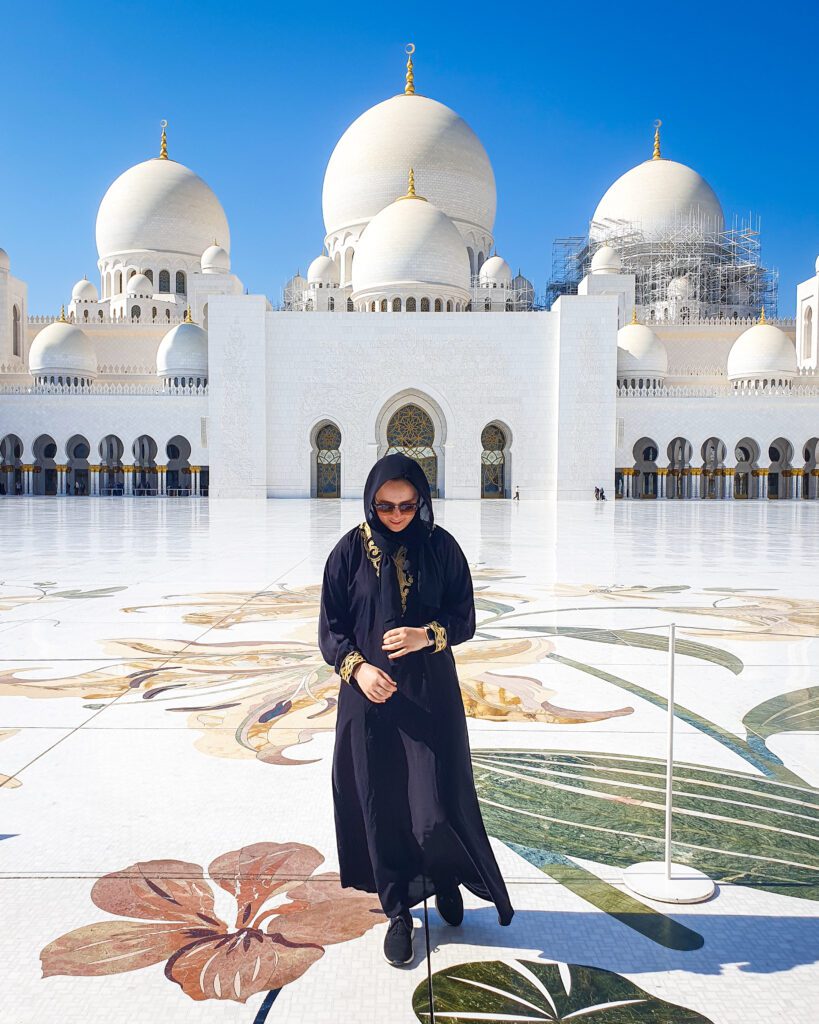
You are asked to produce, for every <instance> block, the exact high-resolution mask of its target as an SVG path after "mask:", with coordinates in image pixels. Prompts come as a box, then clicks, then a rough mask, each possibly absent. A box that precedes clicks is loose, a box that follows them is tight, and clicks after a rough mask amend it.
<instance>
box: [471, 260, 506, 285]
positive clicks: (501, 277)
mask: <svg viewBox="0 0 819 1024" xmlns="http://www.w3.org/2000/svg"><path fill="white" fill-rule="evenodd" d="M478 280H479V282H480V283H481V285H483V286H484V287H492V286H494V287H495V288H509V287H511V285H512V270H511V268H510V266H509V264H508V263H507V262H506V260H504V259H501V257H500V256H490V257H489V259H488V260H486V262H485V263H484V264H483V266H482V267H481V269H480V271H479V273H478Z"/></svg>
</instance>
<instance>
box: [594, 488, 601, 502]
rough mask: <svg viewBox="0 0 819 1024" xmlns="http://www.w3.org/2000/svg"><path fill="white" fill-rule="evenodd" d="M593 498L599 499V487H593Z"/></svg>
mask: <svg viewBox="0 0 819 1024" xmlns="http://www.w3.org/2000/svg"><path fill="white" fill-rule="evenodd" d="M594 500H595V501H600V488H599V487H595V489H594Z"/></svg>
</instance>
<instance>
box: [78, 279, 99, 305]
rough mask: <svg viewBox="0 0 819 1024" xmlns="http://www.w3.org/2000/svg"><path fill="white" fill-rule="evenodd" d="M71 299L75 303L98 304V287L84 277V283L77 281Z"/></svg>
mask: <svg viewBox="0 0 819 1024" xmlns="http://www.w3.org/2000/svg"><path fill="white" fill-rule="evenodd" d="M71 299H72V301H74V302H98V301H99V293H98V292H97V286H96V285H95V284H94V283H93V282H92V281H89V280H88V278H87V277H84V278H83V279H82V281H77V283H76V284H75V285H74V287H73V288H72V289H71Z"/></svg>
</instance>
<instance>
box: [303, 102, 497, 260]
mask: <svg viewBox="0 0 819 1024" xmlns="http://www.w3.org/2000/svg"><path fill="white" fill-rule="evenodd" d="M409 167H414V168H415V169H416V170H417V171H419V172H420V171H421V170H422V169H423V174H424V178H423V185H424V195H426V196H427V198H428V199H429V201H430V202H431V203H434V204H435V205H436V206H437V207H438V208H439V209H440V210H442V211H443V212H444V213H445V214H446V215H447V216H448V217H450V218H451V219H452V220H453V221H456V222H457V224H458V226H459V227H462V229H463V231H464V232H468V231H470V230H472V231H474V230H475V229H476V228H477V229H478V230H479V231H481V232H483V233H485V234H488V235H491V233H492V226H493V224H494V222H495V207H496V205H497V195H496V190H495V175H494V173H493V171H492V165H491V164H490V162H489V157H488V156H487V155H486V150H485V149H484V148H483V145H482V144H481V141H480V139H479V138H478V137H477V135H476V134H475V133H474V132H473V131H472V129H471V128H470V127H469V125H468V124H467V123H466V121H464V120H463V119H462V118H461V117H459V116H458V115H457V114H456V113H455V111H454V110H450V108H449V107H446V106H444V104H443V103H439V102H438V101H437V100H433V99H429V97H427V96H419V95H413V96H406V95H403V94H400V95H398V96H393V97H392V98H391V99H388V100H384V102H383V103H378V104H377V105H376V106H374V107H371V108H370V109H369V110H367V111H365V112H364V113H363V114H362V115H361V116H360V117H359V118H358V119H357V120H355V121H353V123H352V124H351V125H350V127H349V128H348V129H347V131H345V132H344V134H343V135H342V136H341V138H340V139H339V141H338V143H337V145H336V147H335V149H334V150H333V153H332V155H331V157H330V160H329V162H328V164H327V170H326V172H325V174H324V189H323V193H322V207H323V210H324V224H325V227H326V229H327V234H328V235H332V234H335V233H336V232H339V231H341V230H343V229H344V228H346V227H353V226H355V225H358V224H365V223H367V221H369V220H371V219H372V218H373V217H375V215H376V214H377V213H379V212H380V211H381V210H383V209H385V208H386V207H387V206H389V205H390V203H392V201H393V200H394V199H395V197H396V196H398V195H401V191H402V189H403V187H404V185H405V183H406V180H407V168H409ZM356 259H358V256H357V255H356Z"/></svg>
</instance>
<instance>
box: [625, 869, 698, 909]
mask: <svg viewBox="0 0 819 1024" xmlns="http://www.w3.org/2000/svg"><path fill="white" fill-rule="evenodd" d="M623 881H624V882H625V884H626V887H627V888H629V889H631V891H632V892H635V893H637V895H638V896H645V897H646V899H649V900H659V901H660V902H661V903H702V902H703V901H704V900H707V899H710V897H711V896H713V895H714V892H715V890H716V886H715V885H714V883H713V882H712V881H711V879H710V878H709V877H708V875H704V874H703V873H702V871H697V869H696V868H692V867H689V866H688V865H687V864H672V865H671V877H670V878H668V877H667V875H666V864H665V861H664V860H654V861H647V862H646V863H644V864H632V865H631V867H630V868H626V870H625V871H624V872H623Z"/></svg>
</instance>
